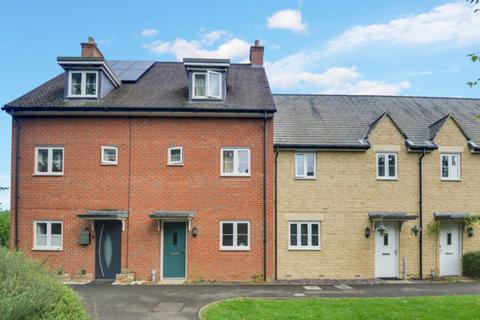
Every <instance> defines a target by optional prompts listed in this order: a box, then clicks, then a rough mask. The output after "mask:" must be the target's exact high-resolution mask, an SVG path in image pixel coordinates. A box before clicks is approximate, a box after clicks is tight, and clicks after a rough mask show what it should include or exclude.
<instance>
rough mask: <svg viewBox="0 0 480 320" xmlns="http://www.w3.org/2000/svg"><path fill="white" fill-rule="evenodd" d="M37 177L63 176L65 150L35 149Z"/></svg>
mask: <svg viewBox="0 0 480 320" xmlns="http://www.w3.org/2000/svg"><path fill="white" fill-rule="evenodd" d="M35 174H36V175H63V148H62V147H37V148H35Z"/></svg>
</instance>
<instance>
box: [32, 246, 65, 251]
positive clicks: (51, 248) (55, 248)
mask: <svg viewBox="0 0 480 320" xmlns="http://www.w3.org/2000/svg"><path fill="white" fill-rule="evenodd" d="M32 251H63V248H61V247H60V248H57V247H45V248H32Z"/></svg>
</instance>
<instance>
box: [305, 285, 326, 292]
mask: <svg viewBox="0 0 480 320" xmlns="http://www.w3.org/2000/svg"><path fill="white" fill-rule="evenodd" d="M303 288H304V289H305V290H307V291H320V290H322V288H320V287H319V286H303Z"/></svg>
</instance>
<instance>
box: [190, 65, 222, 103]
mask: <svg viewBox="0 0 480 320" xmlns="http://www.w3.org/2000/svg"><path fill="white" fill-rule="evenodd" d="M192 87H193V95H192V98H193V99H221V98H222V74H221V73H220V72H215V71H207V72H194V73H193V83H192Z"/></svg>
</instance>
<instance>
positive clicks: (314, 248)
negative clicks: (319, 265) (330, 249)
mask: <svg viewBox="0 0 480 320" xmlns="http://www.w3.org/2000/svg"><path fill="white" fill-rule="evenodd" d="M321 250H322V248H321V247H306V248H301V247H288V251H321Z"/></svg>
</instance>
